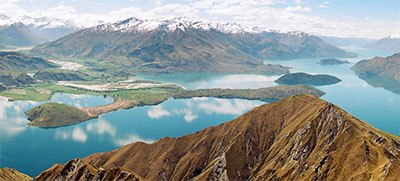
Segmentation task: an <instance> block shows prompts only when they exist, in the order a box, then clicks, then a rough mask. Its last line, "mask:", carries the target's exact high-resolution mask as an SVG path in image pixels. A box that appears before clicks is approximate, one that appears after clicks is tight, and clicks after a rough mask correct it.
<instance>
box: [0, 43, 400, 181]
mask: <svg viewBox="0 0 400 181" xmlns="http://www.w3.org/2000/svg"><path fill="white" fill-rule="evenodd" d="M354 51H356V52H358V53H361V54H362V55H361V56H360V57H359V58H356V59H348V60H349V61H351V62H352V63H351V64H344V65H337V66H336V65H335V66H322V65H319V64H316V62H318V60H317V59H298V60H286V61H268V63H279V64H282V65H285V66H290V67H292V69H291V72H299V71H302V72H307V73H312V74H315V73H325V74H331V75H335V76H337V77H338V78H340V79H342V82H340V83H338V84H334V85H328V86H318V87H317V88H319V89H321V90H323V91H325V92H326V95H324V96H323V97H322V98H323V99H325V100H327V101H330V102H333V103H334V104H337V105H339V106H340V107H342V108H343V109H345V110H346V111H347V112H349V113H351V114H353V115H355V116H356V117H358V118H360V119H362V120H364V121H366V122H368V123H370V124H371V125H373V126H374V127H376V128H378V129H381V130H384V131H387V132H390V133H393V134H396V135H400V110H399V109H400V95H398V94H395V93H392V92H390V91H388V90H385V89H383V88H374V87H372V86H370V85H369V84H368V83H366V82H365V81H363V80H362V79H359V78H358V77H357V75H356V74H354V72H353V71H351V70H350V67H351V66H352V65H354V64H355V62H357V61H359V60H360V59H364V58H372V57H373V56H375V55H380V56H387V55H391V52H376V51H370V50H363V49H358V50H354ZM278 77H279V76H268V75H254V74H198V73H179V74H168V75H159V76H138V78H146V79H152V80H157V81H162V82H175V83H179V84H181V85H183V86H185V87H186V88H187V89H198V88H260V87H268V86H274V85H276V84H275V83H274V80H275V79H277V78H278ZM50 101H51V102H61V103H65V104H68V105H72V106H76V107H88V106H97V105H103V104H107V103H110V102H112V99H111V98H103V97H98V96H89V95H70V94H56V95H54V96H53V98H52V99H51V100H50ZM42 103H43V102H33V101H16V102H7V100H6V99H5V98H3V97H0V143H1V144H0V167H10V168H15V169H17V170H19V171H21V172H23V173H26V174H28V175H30V176H36V175H37V174H39V173H40V172H42V171H43V170H45V169H47V168H49V167H51V166H52V165H53V164H54V163H65V162H67V161H68V160H71V159H73V158H75V157H85V156H88V155H90V154H92V153H95V152H105V151H110V150H113V149H116V148H119V147H121V146H123V145H125V144H128V143H131V142H134V141H144V142H148V143H151V142H153V141H155V140H157V139H159V138H162V137H166V136H170V137H178V136H182V135H186V134H189V133H194V132H196V131H199V130H201V129H204V128H207V127H210V126H213V125H218V124H220V123H223V122H226V121H229V120H232V119H234V118H235V117H237V116H239V115H241V114H243V113H244V112H246V111H248V110H250V109H251V108H253V107H255V106H258V105H261V104H263V103H264V102H261V101H248V100H240V99H215V98H193V99H183V100H175V99H169V100H167V101H165V102H163V103H161V104H160V105H158V106H144V107H137V108H133V109H129V110H119V111H115V112H111V113H107V114H104V115H102V116H100V117H99V118H98V119H93V120H90V121H87V122H83V123H80V124H77V125H72V126H67V127H61V128H55V129H41V128H35V127H26V124H27V123H28V120H26V116H25V115H24V113H23V112H24V111H26V110H29V109H31V108H33V107H35V106H37V105H40V104H42Z"/></svg>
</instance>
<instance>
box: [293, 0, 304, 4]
mask: <svg viewBox="0 0 400 181" xmlns="http://www.w3.org/2000/svg"><path fill="white" fill-rule="evenodd" d="M294 3H295V4H303V2H301V0H294Z"/></svg>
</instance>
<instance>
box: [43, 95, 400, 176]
mask: <svg viewBox="0 0 400 181" xmlns="http://www.w3.org/2000/svg"><path fill="white" fill-rule="evenodd" d="M83 160H84V162H86V163H88V164H90V165H92V166H93V167H95V168H100V167H102V168H104V169H106V170H109V169H112V168H114V167H122V168H126V169H129V170H132V171H133V172H135V173H138V174H139V175H141V176H142V177H144V178H145V179H149V180H190V179H193V180H394V179H396V178H400V172H398V170H399V169H400V138H399V137H398V136H394V135H391V134H389V133H385V132H382V131H379V130H377V129H375V128H373V127H371V126H370V125H369V124H367V123H365V122H363V121H361V120H359V119H357V118H355V117H354V116H352V115H350V114H348V113H347V112H345V111H344V110H342V109H341V108H339V107H337V106H336V105H334V104H331V103H328V102H326V101H323V100H321V99H319V98H317V97H314V96H311V95H301V96H293V97H290V98H286V99H284V100H282V101H278V102H275V103H271V104H266V105H262V106H260V107H256V108H254V109H253V110H251V111H249V112H248V113H246V114H244V115H242V116H240V117H238V118H237V119H235V120H233V121H230V122H227V123H223V124H221V125H218V126H214V127H210V128H207V129H204V130H202V131H199V132H196V133H193V134H189V135H186V136H182V137H178V138H169V137H166V138H163V139H160V140H159V141H157V142H155V143H153V144H146V143H142V142H136V143H132V144H129V145H126V146H124V147H122V148H120V149H117V150H114V151H111V152H106V153H96V154H93V155H90V156H88V157H86V158H84V159H83ZM67 165H68V164H67ZM57 168H60V166H59V165H56V166H53V167H52V168H50V169H49V170H47V171H46V172H44V173H48V174H41V175H40V176H39V177H38V178H40V179H48V180H54V179H51V178H55V175H54V174H52V173H53V172H55V173H59V172H56V170H57ZM89 168H90V167H88V169H89ZM70 172H71V171H69V169H66V173H65V175H68V174H73V173H72V172H71V173H70Z"/></svg>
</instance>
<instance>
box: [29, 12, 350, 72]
mask: <svg viewBox="0 0 400 181" xmlns="http://www.w3.org/2000/svg"><path fill="white" fill-rule="evenodd" d="M31 52H32V53H34V54H36V55H42V56H47V57H69V58H85V59H93V58H95V59H101V60H104V61H105V62H107V65H108V66H109V65H110V64H113V65H121V64H123V65H124V67H129V68H136V69H137V71H142V70H146V72H149V71H147V70H148V69H153V70H152V71H151V72H154V71H157V70H160V69H162V71H165V72H231V73H242V72H243V70H246V69H247V68H248V67H252V68H253V69H254V67H257V66H259V65H262V61H261V60H265V59H290V58H306V57H327V56H329V57H343V56H352V55H353V54H351V53H348V52H345V51H344V50H341V49H338V48H336V47H334V46H332V45H330V44H328V43H326V42H324V41H322V40H321V39H319V38H317V37H315V36H312V35H308V34H306V33H302V32H289V33H279V32H271V31H265V30H263V29H257V28H248V27H243V26H240V25H238V24H234V23H226V24H215V23H206V22H202V21H192V20H189V19H187V18H181V17H179V18H172V19H153V20H147V19H146V20H141V19H137V18H129V19H126V20H124V21H119V22H116V23H109V24H102V25H98V26H95V27H91V28H87V29H84V30H81V31H79V32H76V33H73V34H70V35H68V36H65V37H63V38H60V39H58V40H56V41H52V42H48V43H45V44H42V45H38V46H36V47H35V48H33V49H32V51H31ZM108 66H103V67H102V68H107V67H108ZM124 67H122V68H124ZM257 69H259V68H257ZM261 69H264V68H261ZM253 72H254V71H253ZM269 72H271V71H269ZM264 73H268V71H265V72H264ZM279 73H282V71H281V72H279Z"/></svg>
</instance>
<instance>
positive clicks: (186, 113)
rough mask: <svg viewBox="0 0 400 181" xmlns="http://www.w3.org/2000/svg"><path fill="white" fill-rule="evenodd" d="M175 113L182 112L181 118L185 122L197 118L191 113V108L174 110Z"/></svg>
mask: <svg viewBox="0 0 400 181" xmlns="http://www.w3.org/2000/svg"><path fill="white" fill-rule="evenodd" d="M175 113H176V114H183V115H184V116H183V118H184V119H185V121H186V122H192V121H193V120H195V119H197V118H198V117H199V116H197V115H196V114H194V113H193V111H192V110H191V109H181V110H176V111H175Z"/></svg>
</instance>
